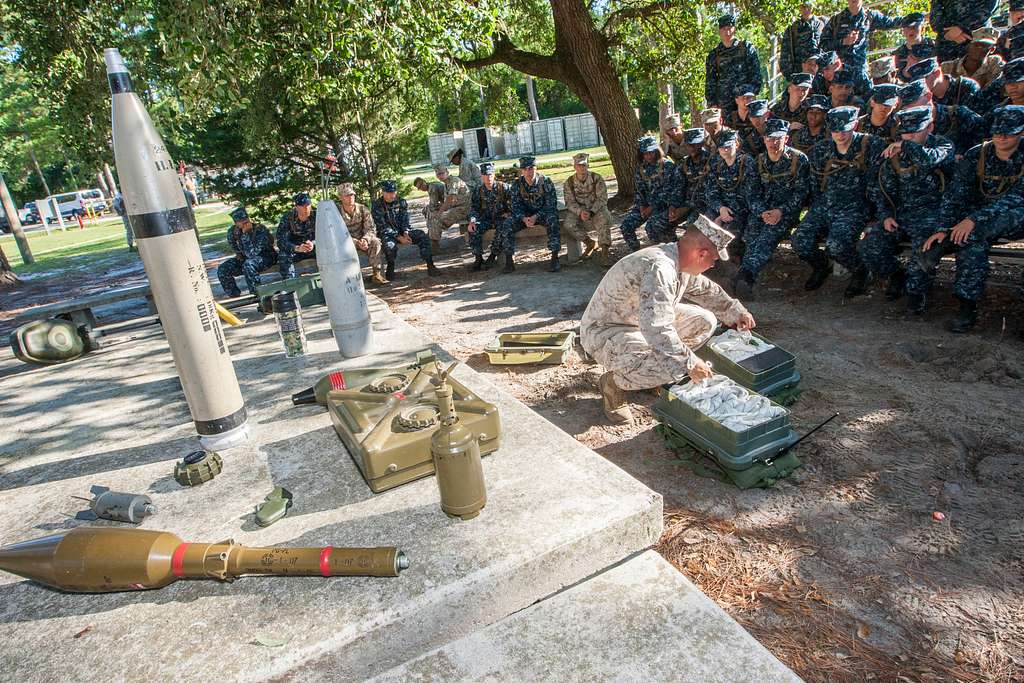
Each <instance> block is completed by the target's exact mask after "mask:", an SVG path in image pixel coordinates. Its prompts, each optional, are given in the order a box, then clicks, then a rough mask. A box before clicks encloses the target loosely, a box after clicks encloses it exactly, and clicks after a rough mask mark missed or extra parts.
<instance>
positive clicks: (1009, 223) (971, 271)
mask: <svg viewBox="0 0 1024 683" xmlns="http://www.w3.org/2000/svg"><path fill="white" fill-rule="evenodd" d="M1022 237H1024V217H1022V216H1021V215H1020V214H1019V213H1018V212H1016V211H1008V212H1006V213H1004V214H1002V215H1000V216H997V217H995V218H994V219H992V220H991V221H990V222H988V223H987V224H986V225H978V226H976V227H975V228H974V230H972V231H971V234H970V235H968V236H967V240H966V241H965V242H964V245H963V246H962V247H960V250H959V251H957V253H956V281H955V282H954V283H953V293H954V294H956V296H957V297H958V298H960V299H964V300H966V301H977V300H978V299H980V298H981V295H982V294H984V293H985V283H986V282H987V281H988V271H989V263H988V251H989V249H990V248H991V247H992V245H993V244H995V243H996V242H997V241H998V240H999V239H1009V240H1017V239H1021V238H1022ZM946 239H949V238H948V237H947V238H946Z"/></svg>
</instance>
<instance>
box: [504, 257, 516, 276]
mask: <svg viewBox="0 0 1024 683" xmlns="http://www.w3.org/2000/svg"><path fill="white" fill-rule="evenodd" d="M515 269H516V261H515V257H514V256H513V255H512V254H505V267H504V268H502V269H501V272H503V273H511V272H512V271H514V270H515Z"/></svg>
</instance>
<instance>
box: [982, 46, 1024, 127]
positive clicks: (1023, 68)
mask: <svg viewBox="0 0 1024 683" xmlns="http://www.w3.org/2000/svg"><path fill="white" fill-rule="evenodd" d="M996 89H998V95H997V94H996ZM974 102H975V106H978V103H979V102H983V103H984V104H983V105H982V106H989V109H988V110H987V111H986V112H984V113H983V112H982V111H981V110H977V111H978V113H979V114H981V115H982V116H984V117H985V119H986V125H988V126H991V119H992V111H993V110H994V109H995V108H996V107H1000V106H1006V105H1010V104H1014V105H1024V57H1018V58H1017V59H1014V60H1011V61H1009V62H1007V63H1006V64H1005V65H1004V66H1003V73H1002V74H1001V75H1000V76H999V78H997V79H995V80H994V81H992V83H991V84H990V85H989V87H988V88H985V90H983V91H981V93H979V94H978V95H976V96H975V98H974Z"/></svg>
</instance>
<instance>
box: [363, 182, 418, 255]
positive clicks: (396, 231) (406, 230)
mask: <svg viewBox="0 0 1024 683" xmlns="http://www.w3.org/2000/svg"><path fill="white" fill-rule="evenodd" d="M370 215H371V216H373V224H374V225H375V226H376V228H377V237H378V238H379V239H380V244H381V249H382V250H383V251H384V258H385V259H386V260H387V262H388V265H389V266H393V264H394V262H395V257H397V256H398V246H399V245H400V244H401V242H399V241H398V238H399V237H401V236H402V235H408V236H409V239H411V240H412V243H413V244H415V245H416V248H417V249H418V250H419V252H420V258H422V259H423V262H424V263H429V262H430V259H431V252H430V238H429V237H427V233H426V232H424V231H423V230H418V229H417V230H413V229H411V228H410V227H409V204H408V203H407V202H406V201H405V200H404V199H402V198H401V197H395V200H394V201H392V202H388V201H385V200H384V197H383V196H380V197H377V198H376V199H375V200H373V204H372V205H371V206H370Z"/></svg>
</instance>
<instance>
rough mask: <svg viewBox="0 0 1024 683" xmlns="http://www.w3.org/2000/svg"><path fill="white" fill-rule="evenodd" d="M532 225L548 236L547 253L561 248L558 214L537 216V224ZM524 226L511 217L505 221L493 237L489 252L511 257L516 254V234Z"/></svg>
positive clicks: (518, 219) (518, 220)
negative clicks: (540, 227)
mask: <svg viewBox="0 0 1024 683" xmlns="http://www.w3.org/2000/svg"><path fill="white" fill-rule="evenodd" d="M534 225H542V226H544V231H545V232H547V234H548V251H551V252H557V251H559V250H560V249H561V248H562V236H561V234H560V233H559V231H558V214H557V213H552V214H543V213H539V214H537V222H536V223H535V224H534ZM525 228H526V224H525V223H523V221H522V219H520V218H516V217H515V216H512V217H511V218H508V219H507V220H505V222H504V223H502V224H501V226H500V227H499V228H498V229H497V231H496V232H495V235H494V242H492V243H491V250H492V251H494V252H496V253H503V254H508V255H510V256H511V255H512V254H514V253H516V233H517V232H519V231H520V230H524V229H525Z"/></svg>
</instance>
